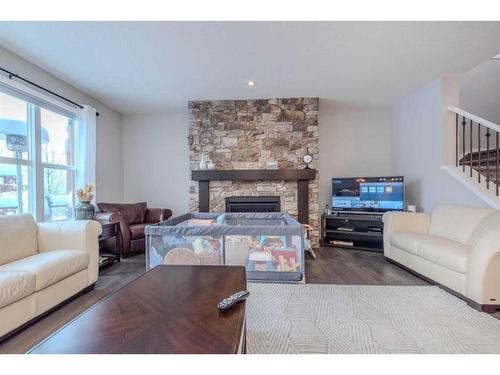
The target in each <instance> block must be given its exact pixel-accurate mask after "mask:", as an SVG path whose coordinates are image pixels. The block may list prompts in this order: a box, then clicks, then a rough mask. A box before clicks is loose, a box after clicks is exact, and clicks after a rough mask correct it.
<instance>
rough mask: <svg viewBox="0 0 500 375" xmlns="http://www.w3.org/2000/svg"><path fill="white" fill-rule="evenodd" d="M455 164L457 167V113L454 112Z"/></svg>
mask: <svg viewBox="0 0 500 375" xmlns="http://www.w3.org/2000/svg"><path fill="white" fill-rule="evenodd" d="M455 166H456V167H458V113H457V114H455Z"/></svg>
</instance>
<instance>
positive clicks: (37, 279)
mask: <svg viewBox="0 0 500 375" xmlns="http://www.w3.org/2000/svg"><path fill="white" fill-rule="evenodd" d="M101 231H102V228H101V225H100V224H99V223H98V222H96V221H66V222H56V223H42V224H37V223H35V221H34V219H33V217H32V216H31V215H14V216H3V217H0V339H1V338H5V337H7V334H9V333H11V332H12V331H13V330H15V329H16V328H18V327H20V326H22V325H23V324H25V323H27V322H29V321H30V320H32V319H34V318H35V317H38V316H39V315H41V314H43V313H45V312H47V311H48V310H50V309H51V308H53V307H55V306H57V305H58V304H60V303H62V302H63V301H65V300H67V299H69V298H70V297H72V296H74V295H75V294H78V293H79V292H81V291H83V290H85V289H88V290H90V289H92V287H93V285H94V283H95V282H96V281H97V277H98V271H99V249H98V236H99V235H100V234H101Z"/></svg>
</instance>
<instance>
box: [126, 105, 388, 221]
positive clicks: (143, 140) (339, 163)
mask: <svg viewBox="0 0 500 375" xmlns="http://www.w3.org/2000/svg"><path fill="white" fill-rule="evenodd" d="M390 114H391V112H390V110H389V109H377V108H359V107H354V106H348V105H342V104H339V103H337V102H335V101H331V100H323V99H321V101H320V110H319V123H320V124H319V128H320V146H319V152H320V162H319V166H318V168H319V170H320V187H319V194H320V211H322V210H323V208H324V205H325V204H327V203H329V202H330V200H331V198H330V194H331V187H330V183H331V178H332V177H334V176H358V175H361V176H372V175H388V174H390V134H389V131H390V119H391V116H390ZM123 124H124V129H123V131H124V140H123V150H124V151H123V152H124V168H125V173H124V178H125V201H128V202H133V201H139V200H145V201H147V202H148V204H149V205H150V206H151V207H153V206H156V207H167V208H171V209H172V210H173V211H174V214H181V213H184V212H188V211H189V196H188V191H189V179H190V176H189V158H188V152H189V151H188V145H187V135H188V126H189V124H188V117H187V109H186V110H184V111H180V112H179V113H171V114H163V115H130V116H124V121H123Z"/></svg>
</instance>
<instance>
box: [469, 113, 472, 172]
mask: <svg viewBox="0 0 500 375" xmlns="http://www.w3.org/2000/svg"><path fill="white" fill-rule="evenodd" d="M469 138H470V139H469V142H470V154H469V159H470V160H469V162H470V177H471V178H472V120H470V135H469Z"/></svg>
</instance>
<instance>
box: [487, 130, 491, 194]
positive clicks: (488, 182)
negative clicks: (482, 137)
mask: <svg viewBox="0 0 500 375" xmlns="http://www.w3.org/2000/svg"><path fill="white" fill-rule="evenodd" d="M486 129H487V130H486V189H488V190H489V188H490V136H491V133H490V128H486Z"/></svg>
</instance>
